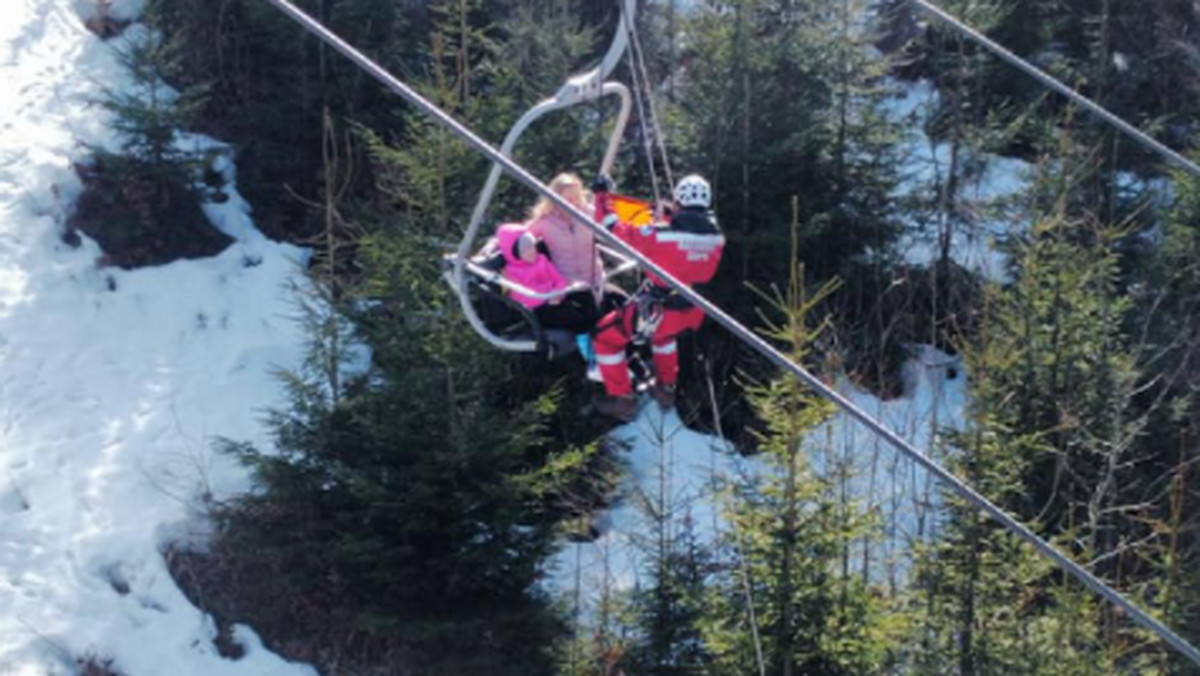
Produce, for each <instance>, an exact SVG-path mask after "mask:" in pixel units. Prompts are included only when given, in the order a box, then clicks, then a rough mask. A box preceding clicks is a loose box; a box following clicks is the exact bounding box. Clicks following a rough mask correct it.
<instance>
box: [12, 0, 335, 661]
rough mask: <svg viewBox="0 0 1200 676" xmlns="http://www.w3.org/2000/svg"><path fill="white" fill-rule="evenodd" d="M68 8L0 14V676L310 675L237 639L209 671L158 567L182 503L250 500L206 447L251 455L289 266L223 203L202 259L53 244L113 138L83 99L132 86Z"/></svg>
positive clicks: (44, 5)
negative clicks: (232, 652)
mask: <svg viewBox="0 0 1200 676" xmlns="http://www.w3.org/2000/svg"><path fill="white" fill-rule="evenodd" d="M87 4H88V2H87V0H5V2H4V11H3V12H0V82H3V85H0V674H66V673H74V666H73V660H74V659H75V658H78V657H81V656H88V655H93V656H97V657H99V658H101V659H102V660H103V659H112V660H113V668H114V669H115V670H117V671H119V672H120V673H123V674H127V675H128V676H137V675H139V674H147V675H149V674H172V675H178V676H187V675H189V674H255V675H256V676H261V675H268V674H310V673H312V670H311V668H309V667H305V666H298V665H291V664H287V663H285V662H284V661H282V660H281V659H279V658H278V657H276V656H274V655H272V654H270V653H268V652H267V651H265V650H263V649H262V648H261V647H260V646H258V644H257V639H256V638H255V637H254V636H253V633H252V632H251V631H250V630H248V629H244V628H242V629H239V630H238V632H239V636H240V637H241V638H242V639H243V642H244V643H245V645H246V647H247V655H246V657H245V658H243V659H241V660H240V661H230V660H226V659H224V658H222V657H220V656H219V655H218V654H217V651H216V649H215V648H214V646H213V644H212V638H213V636H214V633H215V632H214V627H213V626H212V622H211V620H210V619H208V618H207V617H205V616H204V615H203V614H202V613H201V612H200V611H198V610H197V609H196V608H195V607H193V606H192V605H191V604H190V603H189V602H188V601H187V600H186V599H185V598H184V597H183V596H182V595H181V593H180V591H179V590H178V588H177V587H176V586H175V584H174V582H173V581H172V579H171V578H170V576H169V575H168V574H167V570H166V566H165V564H164V559H163V556H162V554H161V549H162V547H163V546H164V544H166V543H168V542H170V541H172V540H173V539H175V538H179V537H183V536H186V535H187V533H188V531H189V530H190V529H192V528H193V526H191V525H189V524H191V523H195V521H194V520H190V519H191V517H194V515H195V510H196V507H197V505H198V504H199V502H200V496H201V495H203V494H204V493H205V492H210V493H212V494H214V495H216V496H217V497H221V496H225V495H228V494H229V493H231V492H233V491H242V490H245V489H246V487H247V476H246V474H245V471H244V470H242V469H241V468H239V467H236V466H234V465H233V464H232V463H231V462H230V461H229V460H227V459H226V458H223V457H220V456H217V455H215V454H214V453H213V452H212V450H211V445H210V442H211V440H212V437H213V436H215V435H222V436H227V437H231V438H234V439H244V440H249V441H256V442H262V441H264V431H263V429H262V426H261V425H260V422H259V418H260V414H261V408H259V407H262V406H264V405H266V404H268V403H271V402H275V401H278V398H279V396H280V390H279V387H278V386H277V384H276V382H275V381H274V380H273V378H272V377H271V375H270V373H269V372H270V369H271V368H272V367H273V366H286V365H288V364H290V363H294V361H295V360H296V358H297V352H298V349H299V344H300V340H299V336H298V335H297V328H296V327H295V326H294V324H293V323H292V322H291V321H290V320H289V319H288V318H287V316H286V315H287V314H288V311H289V308H288V304H287V297H288V295H287V291H286V288H287V283H288V280H289V279H290V278H291V277H292V276H293V275H294V274H295V273H296V270H297V267H296V261H297V260H300V259H302V257H303V252H302V251H301V250H299V249H296V248H293V247H289V246H285V245H279V244H275V243H272V242H269V241H267V240H265V238H263V237H262V236H261V235H259V234H258V233H257V231H256V230H255V229H254V227H253V224H252V223H251V222H250V220H249V216H248V209H247V207H246V205H245V203H244V202H243V201H242V200H241V199H240V197H238V196H237V195H236V193H234V194H233V196H232V199H231V200H230V201H229V202H228V203H226V204H222V205H219V206H217V205H211V206H210V207H209V213H210V216H212V217H213V219H214V222H216V223H217V224H218V225H219V227H221V228H222V229H223V230H225V231H226V232H228V233H229V234H230V235H232V236H233V237H235V238H236V239H237V242H236V243H235V244H234V245H233V246H231V247H230V248H229V249H228V250H227V251H225V252H224V253H223V254H222V255H220V256H218V257H216V258H212V259H206V260H197V261H190V262H180V263H175V264H172V265H168V266H163V267H160V268H155V269H145V270H139V271H134V272H123V271H119V270H109V269H99V268H97V266H96V264H95V261H96V259H97V257H98V256H99V250H98V249H97V247H96V245H95V244H94V243H92V242H90V241H85V242H84V244H83V246H82V247H80V248H78V249H71V248H69V247H67V246H65V245H63V244H62V243H61V242H60V240H59V234H60V232H61V228H62V223H63V220H64V218H65V217H66V214H67V213H68V212H69V210H70V208H71V204H72V202H73V199H74V198H75V197H76V196H77V195H78V193H79V191H80V185H79V182H78V180H77V179H76V177H75V175H74V173H73V171H72V169H71V162H72V161H73V160H77V159H80V158H81V157H82V155H83V153H84V151H83V148H82V145H81V144H84V143H87V144H97V145H104V146H112V145H113V144H114V139H113V138H112V136H111V132H109V131H108V129H107V124H106V122H107V118H106V114H105V113H104V111H102V109H101V108H99V107H98V106H95V105H92V104H91V103H90V102H91V101H92V100H94V99H95V98H96V97H97V96H98V94H99V91H100V89H101V88H102V87H128V86H129V83H128V81H127V78H126V75H125V73H124V70H123V68H122V66H121V65H120V62H119V59H118V58H117V56H116V54H115V52H114V47H113V45H110V44H105V43H102V42H100V41H99V40H98V39H97V38H95V37H93V36H92V35H91V34H89V33H87V32H86V31H85V29H84V27H83V25H82V22H81V20H80V15H79V11H80V9H81V8H82V7H86V6H87ZM116 7H117V8H118V9H120V10H121V11H123V12H130V11H134V10H136V7H137V2H119V3H117V5H116ZM186 142H195V143H211V142H210V141H206V140H204V139H190V140H187V141H186ZM223 169H224V170H225V171H226V172H227V173H228V174H230V175H231V174H232V165H228V166H225V167H223Z"/></svg>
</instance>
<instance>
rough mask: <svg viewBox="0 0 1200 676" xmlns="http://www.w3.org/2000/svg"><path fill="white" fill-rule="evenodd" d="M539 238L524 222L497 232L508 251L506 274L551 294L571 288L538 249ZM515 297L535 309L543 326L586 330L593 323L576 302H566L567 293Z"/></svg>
mask: <svg viewBox="0 0 1200 676" xmlns="http://www.w3.org/2000/svg"><path fill="white" fill-rule="evenodd" d="M537 242H538V241H537V238H536V237H534V236H533V234H531V233H530V232H528V231H527V230H526V228H525V226H524V225H522V224H520V223H506V224H504V225H501V226H500V228H499V229H498V230H497V231H496V244H497V246H499V247H500V252H501V253H502V254H504V277H505V278H507V279H509V280H511V281H513V282H516V283H517V284H520V285H521V286H523V287H525V288H527V289H529V290H530V291H535V292H537V293H550V292H552V291H560V290H562V289H565V288H567V286H568V282H567V279H566V278H565V277H563V276H562V274H561V273H560V272H559V271H558V268H556V267H555V266H554V263H552V262H551V261H550V259H549V258H547V257H546V254H543V253H541V252H540V251H538V248H537ZM511 296H512V299H513V300H515V301H517V302H518V303H520V304H521V305H524V306H525V307H527V308H529V309H531V310H533V312H534V314H535V315H536V316H537V318H538V321H539V322H541V324H542V326H543V327H546V328H558V329H566V330H569V331H571V332H573V333H585V332H587V331H589V330H590V329H591V322H590V321H589V320H588V318H587V317H586V316H585V315H584V314H583V313H581V312H579V310H578V309H577V308H575V307H574V305H572V304H570V303H563V302H562V301H563V296H557V297H555V298H551V299H549V300H547V299H544V298H534V297H532V296H527V295H525V294H521V293H518V292H516V291H513V292H511Z"/></svg>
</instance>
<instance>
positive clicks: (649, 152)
mask: <svg viewBox="0 0 1200 676" xmlns="http://www.w3.org/2000/svg"><path fill="white" fill-rule="evenodd" d="M623 22H624V23H625V27H626V30H627V31H628V32H629V33H630V35H634V36H636V35H637V31H636V29H635V28H634V26H633V21H632V20H630V19H629V18H628V17H626V18H625V19H623ZM629 74H630V76H631V77H632V79H633V100H634V101H635V102H636V103H637V109H638V122H640V123H641V124H640V126H641V129H642V146H643V149H644V150H645V151H646V164H647V166H648V168H649V170H650V187H651V189H652V190H653V191H654V205H655V208H657V206H658V204H659V203H661V202H662V193H661V192H660V191H659V189H658V170H657V169H656V168H655V166H654V144H653V142H651V140H650V134H651V131H650V129H648V128H647V126H646V119H647V117H646V106H645V103H644V102H643V100H642V94H643V92H642V84H641V82H640V81H639V74H638V70H637V68H636V67H632V68H630V69H629Z"/></svg>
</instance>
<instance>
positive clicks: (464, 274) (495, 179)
mask: <svg viewBox="0 0 1200 676" xmlns="http://www.w3.org/2000/svg"><path fill="white" fill-rule="evenodd" d="M636 16H637V2H636V0H622V4H621V16H620V19H619V21H618V25H617V32H616V35H615V36H614V37H613V41H612V44H611V45H609V48H608V51H607V52H606V53H605V55H604V58H603V59H602V60H601V61H600V65H598V66H597V67H595V68H593V69H592V70H590V71H588V72H586V73H583V74H581V75H576V76H573V77H571V78H569V79H568V80H567V81H566V83H564V84H563V86H562V87H560V88H559V90H558V92H557V93H555V95H554V96H553V97H551V98H548V99H546V100H544V101H542V102H540V103H538V104H537V105H535V106H534V107H533V108H530V109H529V111H528V112H526V113H525V114H524V115H522V116H521V118H520V119H518V120H517V122H516V123H515V124H514V125H513V126H512V129H510V130H509V132H508V135H507V136H506V137H505V139H504V143H503V144H502V145H501V146H500V152H501V153H503V154H504V156H505V157H508V158H511V157H512V153H513V149H514V148H515V147H516V145H517V141H519V140H520V138H521V136H522V135H523V134H524V133H525V131H526V130H527V129H528V128H529V127H530V126H531V125H532V124H533V123H534V122H536V121H537V120H539V119H541V118H542V117H544V116H546V115H547V114H549V113H552V112H556V111H561V110H565V109H567V108H570V107H572V106H577V105H580V104H583V103H589V102H592V101H596V100H599V99H602V98H604V97H608V96H616V97H617V98H618V99H619V101H620V110H619V111H618V113H617V120H616V125H615V126H614V128H613V131H612V134H611V136H610V137H609V140H608V147H607V149H606V150H605V153H604V157H603V159H602V160H601V163H600V172H601V173H604V174H611V173H612V166H613V162H614V161H615V160H616V156H617V150H618V149H619V148H620V145H621V139H622V138H623V137H624V135H625V129H626V127H627V126H628V124H629V116H630V112H631V110H632V106H633V100H632V96H631V94H630V92H629V88H628V87H626V86H625V85H624V84H622V83H620V82H611V81H610V82H606V81H605V78H607V77H608V76H609V74H611V73H612V71H613V70H614V69H615V68H616V67H617V64H618V63H619V62H620V61H621V58H622V57H623V56H624V54H625V52H626V50H627V49H628V45H629V33H630V31H631V30H632V26H633V21H634V18H635V17H636ZM503 173H504V168H503V167H502V166H501V165H500V164H499V163H498V162H497V163H494V164H493V165H492V171H491V173H489V174H488V178H487V182H486V183H484V186H483V191H482V192H481V193H480V195H479V201H478V202H477V203H476V204H475V210H474V211H473V212H472V213H471V221H470V223H469V224H468V226H467V230H466V232H465V233H464V234H463V239H462V242H461V243H460V244H459V245H458V249H457V251H455V252H454V253H452V254H449V255H448V256H447V257H446V262H447V266H448V267H449V269H448V270H447V272H446V280H447V282H448V283H449V284H450V286H451V287H452V288H453V289H454V291H455V294H456V295H457V296H458V300H459V304H460V305H461V306H462V311H463V315H464V316H465V317H466V318H467V321H468V323H470V325H471V328H472V329H474V330H475V332H476V333H478V334H479V335H480V336H481V337H482V338H483V339H484V340H486V341H488V342H489V343H491V344H492V345H494V346H496V347H498V348H500V349H502V350H509V351H514V352H538V351H541V350H543V349H544V345H542V344H540V343H542V342H543V341H540V340H537V339H536V334H538V333H540V332H539V331H538V327H536V326H534V327H533V329H534V334H535V336H534V337H535V339H529V340H526V339H513V338H507V337H504V336H501V335H498V334H497V333H495V332H494V331H492V330H491V329H490V328H488V326H487V325H486V324H485V323H484V321H483V320H482V319H481V318H480V316H479V313H478V311H477V310H476V308H475V304H474V302H473V301H472V298H471V289H470V287H471V283H472V282H473V281H474V282H476V283H479V282H483V283H487V284H493V285H495V286H498V287H500V288H503V289H507V290H509V291H517V292H519V293H521V294H524V295H526V296H529V297H532V298H545V299H548V300H549V299H554V298H558V297H561V296H564V295H566V294H568V293H573V292H575V291H579V290H580V289H579V288H576V287H575V286H572V287H568V288H566V289H561V290H558V291H555V292H553V293H549V294H541V293H536V292H532V291H530V290H529V289H526V288H524V287H522V286H521V285H519V284H516V283H514V282H512V281H510V280H508V279H505V278H504V276H503V275H502V274H501V273H499V272H496V271H492V270H488V269H486V268H484V267H482V266H480V265H478V264H477V263H475V262H473V261H472V260H471V255H472V252H473V248H474V246H475V242H476V240H477V239H478V237H479V229H480V227H481V226H482V225H483V222H484V219H485V218H486V217H487V212H488V209H489V207H490V206H491V204H492V199H493V197H494V196H495V193H496V185H497V184H498V183H499V181H500V177H501V175H502V174H503ZM598 248H599V250H600V252H601V253H602V255H603V257H604V258H607V259H609V260H611V261H613V265H614V267H612V268H611V269H610V270H608V271H606V272H607V274H606V278H612V277H615V276H617V275H620V274H623V273H625V272H629V271H631V270H634V269H636V268H637V263H636V261H633V260H630V259H629V258H627V257H625V256H623V255H621V254H620V253H618V252H617V251H615V250H613V249H611V248H609V247H605V246H599V245H598ZM530 316H531V315H530ZM535 321H536V320H535Z"/></svg>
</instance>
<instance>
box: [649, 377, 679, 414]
mask: <svg viewBox="0 0 1200 676" xmlns="http://www.w3.org/2000/svg"><path fill="white" fill-rule="evenodd" d="M650 396H652V397H654V401H657V402H658V405H659V407H661V408H662V410H664V411H665V410H667V409H669V408H671V407H672V406H674V405H675V386H674V385H665V384H663V383H659V382H655V383H654V384H653V385H651V386H650Z"/></svg>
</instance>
